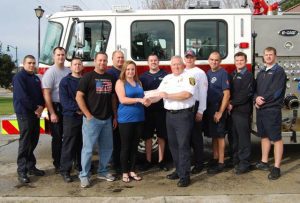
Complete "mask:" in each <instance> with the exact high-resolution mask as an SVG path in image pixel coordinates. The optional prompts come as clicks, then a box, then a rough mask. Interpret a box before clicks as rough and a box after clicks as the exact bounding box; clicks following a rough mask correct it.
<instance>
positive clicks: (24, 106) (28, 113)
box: [12, 55, 45, 183]
mask: <svg viewBox="0 0 300 203" xmlns="http://www.w3.org/2000/svg"><path fill="white" fill-rule="evenodd" d="M23 65H24V69H23V70H21V71H20V72H18V73H17V74H16V75H15V76H14V78H13V82H12V84H13V104H14V109H15V112H16V115H17V120H18V125H19V128H20V139H19V149H18V159H17V164H18V169H17V171H18V180H19V182H20V183H29V182H30V180H29V177H28V176H27V173H29V175H36V176H43V175H45V172H44V171H42V170H40V169H37V168H36V166H35V165H36V159H35V156H34V154H33V152H34V149H35V148H36V146H37V143H38V141H39V135H40V131H39V130H40V117H41V114H42V111H43V109H44V105H45V102H44V98H43V94H42V89H41V81H40V79H39V78H38V77H37V76H36V75H35V74H34V72H35V58H34V57H33V56H32V55H27V56H25V57H24V60H23Z"/></svg>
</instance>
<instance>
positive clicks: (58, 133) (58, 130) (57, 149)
mask: <svg viewBox="0 0 300 203" xmlns="http://www.w3.org/2000/svg"><path fill="white" fill-rule="evenodd" d="M52 105H53V108H54V111H55V113H56V115H57V116H58V118H59V121H58V122H57V123H52V122H50V132H51V136H52V143H51V146H52V158H53V165H54V166H55V168H60V158H61V148H62V136H63V116H62V107H61V104H60V103H55V102H53V103H52ZM49 118H50V114H49Z"/></svg>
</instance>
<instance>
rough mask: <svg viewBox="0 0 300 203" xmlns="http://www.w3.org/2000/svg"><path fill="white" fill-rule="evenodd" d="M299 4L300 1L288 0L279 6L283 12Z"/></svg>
mask: <svg viewBox="0 0 300 203" xmlns="http://www.w3.org/2000/svg"><path fill="white" fill-rule="evenodd" d="M299 3H300V0H289V1H286V2H285V3H283V4H282V5H281V8H282V10H283V11H285V10H286V9H288V8H291V7H293V6H295V5H297V4H299Z"/></svg>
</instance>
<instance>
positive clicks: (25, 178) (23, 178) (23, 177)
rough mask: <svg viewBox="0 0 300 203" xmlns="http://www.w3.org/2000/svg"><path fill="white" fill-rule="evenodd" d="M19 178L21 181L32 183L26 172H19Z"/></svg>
mask: <svg viewBox="0 0 300 203" xmlns="http://www.w3.org/2000/svg"><path fill="white" fill-rule="evenodd" d="M18 180H19V182H20V183H30V179H29V178H28V176H27V174H26V173H19V174H18Z"/></svg>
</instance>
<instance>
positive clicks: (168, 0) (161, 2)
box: [144, 0, 187, 9]
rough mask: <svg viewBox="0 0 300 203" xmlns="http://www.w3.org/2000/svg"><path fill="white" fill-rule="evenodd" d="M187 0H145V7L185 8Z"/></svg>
mask: <svg viewBox="0 0 300 203" xmlns="http://www.w3.org/2000/svg"><path fill="white" fill-rule="evenodd" d="M186 2H187V0H145V4H144V8H147V9H180V8H185V4H186Z"/></svg>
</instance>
